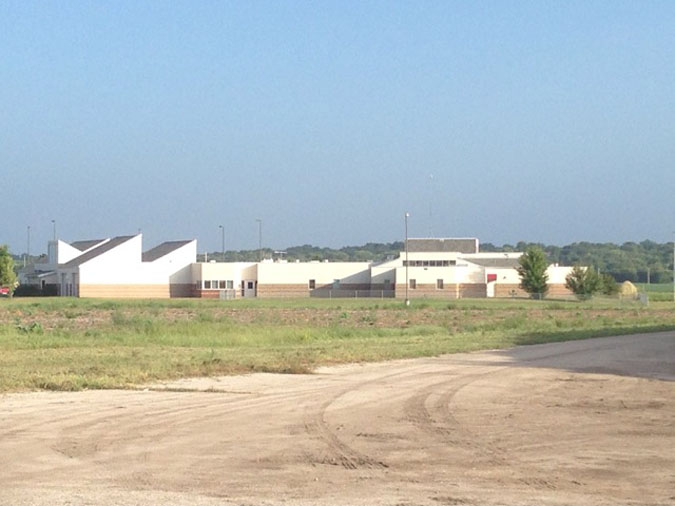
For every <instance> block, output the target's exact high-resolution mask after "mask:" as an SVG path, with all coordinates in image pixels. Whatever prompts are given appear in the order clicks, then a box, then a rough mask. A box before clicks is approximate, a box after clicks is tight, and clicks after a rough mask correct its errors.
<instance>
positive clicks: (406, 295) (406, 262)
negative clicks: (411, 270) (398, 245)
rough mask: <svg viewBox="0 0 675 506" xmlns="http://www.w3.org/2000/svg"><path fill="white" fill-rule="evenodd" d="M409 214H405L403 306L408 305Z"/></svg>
mask: <svg viewBox="0 0 675 506" xmlns="http://www.w3.org/2000/svg"><path fill="white" fill-rule="evenodd" d="M409 217H410V213H408V212H406V213H405V305H406V306H409V305H410V299H409V298H408V285H409V284H410V280H409V278H408V266H409V265H410V259H409V258H408V218H409Z"/></svg>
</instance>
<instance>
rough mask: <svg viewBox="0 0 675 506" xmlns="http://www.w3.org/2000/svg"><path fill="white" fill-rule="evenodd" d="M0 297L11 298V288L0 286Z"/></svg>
mask: <svg viewBox="0 0 675 506" xmlns="http://www.w3.org/2000/svg"><path fill="white" fill-rule="evenodd" d="M0 297H9V287H8V286H0Z"/></svg>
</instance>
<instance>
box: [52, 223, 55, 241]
mask: <svg viewBox="0 0 675 506" xmlns="http://www.w3.org/2000/svg"><path fill="white" fill-rule="evenodd" d="M52 229H53V230H54V240H55V241H56V220H52Z"/></svg>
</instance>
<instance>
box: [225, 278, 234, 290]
mask: <svg viewBox="0 0 675 506" xmlns="http://www.w3.org/2000/svg"><path fill="white" fill-rule="evenodd" d="M225 283H226V284H225V288H227V289H228V290H233V289H234V281H233V280H231V279H228V280H227V281H226V282H225Z"/></svg>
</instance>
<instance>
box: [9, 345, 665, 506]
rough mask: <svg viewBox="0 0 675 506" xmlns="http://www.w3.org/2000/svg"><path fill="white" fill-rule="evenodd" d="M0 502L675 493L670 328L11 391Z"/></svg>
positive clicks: (601, 499) (616, 498) (566, 499)
mask: <svg viewBox="0 0 675 506" xmlns="http://www.w3.org/2000/svg"><path fill="white" fill-rule="evenodd" d="M0 504H3V505H4V504H11V505H29V504H30V505H55V504H61V505H72V506H81V505H146V504H177V505H188V504H189V505H192V504H196V505H215V504H224V505H310V504H345V505H347V504H349V505H352V504H353V505H366V504H383V505H397V506H412V505H465V504H466V505H562V504H575V505H616V504H631V505H637V504H639V505H665V504H675V333H672V332H670V333H661V334H651V335H638V336H626V337H616V338H606V339H594V340H588V341H577V342H570V343H559V344H550V345H539V346H528V347H521V348H516V349H513V350H507V351H495V352H487V353H472V354H462V355H448V356H443V357H438V358H431V359H420V360H406V361H397V362H389V363H382V364H368V365H349V366H342V367H333V368H326V369H321V370H319V371H318V372H317V374H313V375H307V376H304V375H298V376H291V375H271V374H254V375H250V376H240V377H227V378H212V379H194V380H183V381H179V382H175V383H171V384H163V385H153V386H151V387H149V388H148V389H145V390H140V391H88V392H79V393H47V392H39V393H28V394H10V395H4V396H2V397H0Z"/></svg>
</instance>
